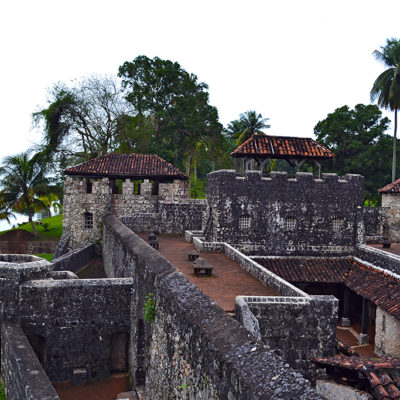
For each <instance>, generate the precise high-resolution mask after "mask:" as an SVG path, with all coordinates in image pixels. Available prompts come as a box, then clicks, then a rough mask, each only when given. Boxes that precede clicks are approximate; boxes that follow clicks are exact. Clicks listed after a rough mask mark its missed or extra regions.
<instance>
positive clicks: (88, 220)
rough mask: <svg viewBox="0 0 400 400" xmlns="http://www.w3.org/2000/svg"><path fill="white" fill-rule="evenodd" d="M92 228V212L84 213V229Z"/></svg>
mask: <svg viewBox="0 0 400 400" xmlns="http://www.w3.org/2000/svg"><path fill="white" fill-rule="evenodd" d="M92 228H93V214H92V213H85V229H92Z"/></svg>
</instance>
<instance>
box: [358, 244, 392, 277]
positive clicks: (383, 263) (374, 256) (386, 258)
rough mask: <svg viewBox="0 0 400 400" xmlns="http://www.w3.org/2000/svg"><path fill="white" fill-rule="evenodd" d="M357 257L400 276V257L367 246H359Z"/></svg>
mask: <svg viewBox="0 0 400 400" xmlns="http://www.w3.org/2000/svg"><path fill="white" fill-rule="evenodd" d="M355 255H356V256H357V257H358V258H360V259H361V260H363V261H367V262H369V263H371V264H374V265H376V266H378V267H381V268H384V269H387V270H389V271H392V272H394V273H395V274H397V275H400V256H398V255H397V254H393V253H389V252H387V251H384V250H381V249H377V248H375V247H371V246H367V245H365V244H364V245H358V246H357V248H356V252H355Z"/></svg>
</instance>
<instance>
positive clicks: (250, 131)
mask: <svg viewBox="0 0 400 400" xmlns="http://www.w3.org/2000/svg"><path fill="white" fill-rule="evenodd" d="M268 120H269V118H263V116H262V114H257V113H256V112H255V111H252V110H250V111H246V112H245V113H243V114H240V116H239V119H238V120H235V121H232V122H230V123H229V125H228V128H227V130H226V132H227V134H228V136H230V137H233V138H236V139H237V140H236V144H237V145H240V144H242V143H243V142H244V141H245V140H247V139H249V138H250V137H251V136H252V135H254V134H255V133H258V134H264V132H263V131H262V129H264V128H270V127H271V125H268V124H267V123H266V122H267V121H268Z"/></svg>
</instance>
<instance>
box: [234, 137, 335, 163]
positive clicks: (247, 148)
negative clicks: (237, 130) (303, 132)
mask: <svg viewBox="0 0 400 400" xmlns="http://www.w3.org/2000/svg"><path fill="white" fill-rule="evenodd" d="M231 156H232V157H260V158H273V159H275V158H282V159H311V160H312V159H313V160H318V159H320V160H321V159H327V158H332V157H334V154H333V153H332V152H331V151H330V150H329V149H328V148H327V147H325V146H323V145H322V144H320V143H317V142H316V141H315V140H313V139H311V138H302V137H289V136H269V135H253V136H252V137H251V138H250V139H248V140H246V141H245V142H244V143H242V144H241V145H240V146H239V147H238V148H237V149H236V150H235V151H233V152H232V153H231Z"/></svg>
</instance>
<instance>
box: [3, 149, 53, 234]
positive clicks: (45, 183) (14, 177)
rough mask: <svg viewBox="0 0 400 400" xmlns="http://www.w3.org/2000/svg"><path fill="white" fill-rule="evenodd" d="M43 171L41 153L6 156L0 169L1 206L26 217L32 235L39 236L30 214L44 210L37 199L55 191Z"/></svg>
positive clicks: (44, 169) (43, 164)
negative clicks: (2, 204) (3, 205)
mask: <svg viewBox="0 0 400 400" xmlns="http://www.w3.org/2000/svg"><path fill="white" fill-rule="evenodd" d="M45 171H46V159H45V158H43V157H42V155H41V154H36V155H34V156H32V157H30V155H29V153H28V152H25V153H21V154H17V155H15V156H9V157H6V158H5V159H4V161H3V164H2V166H1V167H0V176H1V180H0V184H1V185H2V187H3V190H2V201H3V203H4V204H5V205H6V206H8V207H9V208H12V209H13V210H15V211H18V212H20V213H21V214H24V215H27V216H28V218H29V221H30V223H31V226H32V231H33V233H34V235H35V236H38V233H37V231H36V229H35V227H34V224H33V221H32V218H33V215H34V214H35V211H37V210H40V209H45V208H46V205H45V204H44V203H43V201H41V200H40V196H45V195H48V194H49V193H51V192H52V191H53V190H54V187H53V186H51V185H50V183H51V180H50V179H49V178H48V177H46V175H45Z"/></svg>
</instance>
